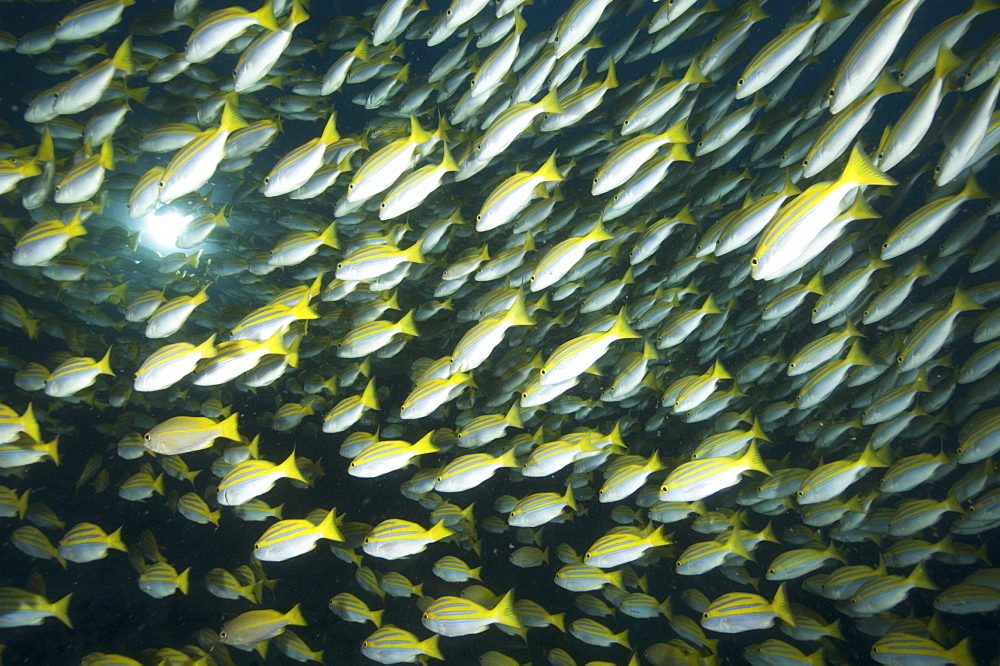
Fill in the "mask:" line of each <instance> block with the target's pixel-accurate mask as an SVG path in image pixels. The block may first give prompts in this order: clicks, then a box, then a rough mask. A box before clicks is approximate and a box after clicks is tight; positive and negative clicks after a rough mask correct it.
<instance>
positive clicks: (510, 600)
mask: <svg viewBox="0 0 1000 666" xmlns="http://www.w3.org/2000/svg"><path fill="white" fill-rule="evenodd" d="M493 616H494V617H495V618H496V619H497V621H498V622H499V623H500V624H502V625H504V626H506V627H510V628H511V629H513V630H515V631H517V632H518V633H519V634H524V632H525V628H524V625H523V624H521V619H520V618H519V617H518V616H517V612H516V611H515V610H514V590H510V591H509V592H507V594H505V595H503V597H502V598H501V599H500V601H499V602H498V603H497V605H496V606H494V608H493Z"/></svg>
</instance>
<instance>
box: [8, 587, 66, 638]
mask: <svg viewBox="0 0 1000 666" xmlns="http://www.w3.org/2000/svg"><path fill="white" fill-rule="evenodd" d="M72 597H73V595H72V593H70V594H67V595H66V596H65V597H63V598H62V599H59V600H58V601H54V602H49V601H47V600H46V599H45V597H44V596H42V595H39V594H34V593H32V592H28V591H27V590H22V589H19V588H16V587H0V609H2V610H0V626H3V627H30V626H33V625H39V624H42V623H43V622H44V621H45V618H48V617H54V618H56V619H57V620H59V621H60V622H62V623H63V624H65V625H66V626H67V627H69V628H70V629H72V628H73V624H72V622H71V621H70V618H69V602H70V600H71V599H72Z"/></svg>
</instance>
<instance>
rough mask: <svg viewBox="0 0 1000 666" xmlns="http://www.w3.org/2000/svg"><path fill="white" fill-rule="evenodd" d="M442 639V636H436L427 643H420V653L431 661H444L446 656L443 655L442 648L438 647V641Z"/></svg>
mask: <svg viewBox="0 0 1000 666" xmlns="http://www.w3.org/2000/svg"><path fill="white" fill-rule="evenodd" d="M440 639H441V636H440V634H434V635H433V636H431V637H430V638H428V639H427V640H425V641H420V651H421V652H423V653H424V654H425V655H427V656H428V657H430V658H431V659H439V660H442V661H443V660H444V655H443V654H441V648H440V647H438V641H439V640H440Z"/></svg>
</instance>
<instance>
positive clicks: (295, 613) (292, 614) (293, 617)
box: [285, 604, 309, 627]
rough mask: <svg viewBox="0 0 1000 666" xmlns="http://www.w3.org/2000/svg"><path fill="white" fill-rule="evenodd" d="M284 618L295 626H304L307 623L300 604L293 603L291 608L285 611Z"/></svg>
mask: <svg viewBox="0 0 1000 666" xmlns="http://www.w3.org/2000/svg"><path fill="white" fill-rule="evenodd" d="M285 620H286V621H287V622H288V624H293V625H295V626H297V627H305V626H308V624H309V623H308V622H306V619H305V617H303V616H302V608H301V604H295V605H294V606H292V610H290V611H288V612H287V613H285Z"/></svg>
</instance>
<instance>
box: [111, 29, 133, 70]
mask: <svg viewBox="0 0 1000 666" xmlns="http://www.w3.org/2000/svg"><path fill="white" fill-rule="evenodd" d="M111 62H113V63H114V65H115V69H120V70H122V71H123V72H128V73H129V74H134V73H135V67H134V66H133V65H132V36H131V35H129V36H128V37H126V38H125V41H124V42H122V43H121V45H120V46H119V47H118V50H116V51H115V55H114V57H112V58H111Z"/></svg>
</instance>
